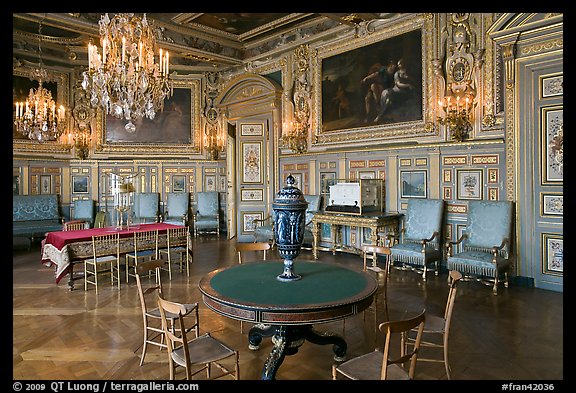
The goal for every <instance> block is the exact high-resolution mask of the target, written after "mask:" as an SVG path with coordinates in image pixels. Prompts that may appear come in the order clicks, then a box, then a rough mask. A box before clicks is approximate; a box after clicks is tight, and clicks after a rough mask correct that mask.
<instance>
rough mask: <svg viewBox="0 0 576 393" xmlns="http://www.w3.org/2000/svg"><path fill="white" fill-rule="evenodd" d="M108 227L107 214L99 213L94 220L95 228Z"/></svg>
mask: <svg viewBox="0 0 576 393" xmlns="http://www.w3.org/2000/svg"><path fill="white" fill-rule="evenodd" d="M105 226H106V212H105V211H99V212H97V213H96V217H95V218H94V228H104V227H105Z"/></svg>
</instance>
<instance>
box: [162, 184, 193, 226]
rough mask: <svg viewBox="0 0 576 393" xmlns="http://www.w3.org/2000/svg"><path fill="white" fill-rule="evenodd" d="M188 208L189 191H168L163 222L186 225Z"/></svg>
mask: <svg viewBox="0 0 576 393" xmlns="http://www.w3.org/2000/svg"><path fill="white" fill-rule="evenodd" d="M189 209H190V193H189V192H169V193H168V194H167V198H166V215H165V217H164V222H166V223H169V224H178V225H187V223H188V210H189Z"/></svg>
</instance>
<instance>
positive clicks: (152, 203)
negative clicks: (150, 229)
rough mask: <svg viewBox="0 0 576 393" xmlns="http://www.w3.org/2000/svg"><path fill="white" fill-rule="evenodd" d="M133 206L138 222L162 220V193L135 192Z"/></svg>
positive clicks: (135, 219) (135, 220)
mask: <svg viewBox="0 0 576 393" xmlns="http://www.w3.org/2000/svg"><path fill="white" fill-rule="evenodd" d="M133 208H134V222H135V223H136V224H141V223H146V222H158V221H160V194H158V193H157V192H142V193H136V194H134V207H133Z"/></svg>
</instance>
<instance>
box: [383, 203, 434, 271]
mask: <svg viewBox="0 0 576 393" xmlns="http://www.w3.org/2000/svg"><path fill="white" fill-rule="evenodd" d="M443 216H444V201H443V200H441V199H410V201H409V202H408V209H407V210H406V215H405V216H404V220H403V225H402V229H401V230H400V239H399V242H398V244H395V245H392V246H391V247H390V250H391V252H392V254H391V255H392V263H393V264H394V263H396V262H400V263H401V267H400V268H405V269H411V270H416V271H419V272H422V279H423V280H424V281H426V273H427V272H428V270H429V266H430V265H432V264H434V265H435V267H434V270H435V273H436V275H438V272H439V266H438V264H439V262H440V260H441V259H442V245H441V239H442V237H441V234H442V220H443Z"/></svg>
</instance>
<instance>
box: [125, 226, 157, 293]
mask: <svg viewBox="0 0 576 393" xmlns="http://www.w3.org/2000/svg"><path fill="white" fill-rule="evenodd" d="M152 259H158V230H157V229H153V230H149V231H141V232H134V251H130V252H127V253H126V282H128V281H129V278H130V276H133V277H134V276H135V275H136V274H135V273H131V272H130V271H131V270H133V271H135V270H136V266H137V265H138V263H140V262H141V261H144V260H152Z"/></svg>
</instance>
